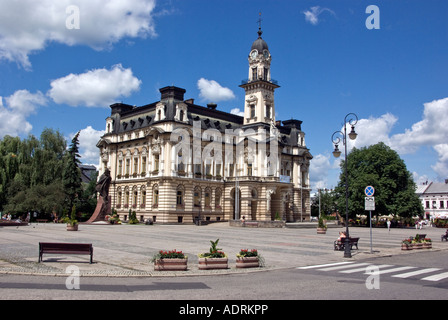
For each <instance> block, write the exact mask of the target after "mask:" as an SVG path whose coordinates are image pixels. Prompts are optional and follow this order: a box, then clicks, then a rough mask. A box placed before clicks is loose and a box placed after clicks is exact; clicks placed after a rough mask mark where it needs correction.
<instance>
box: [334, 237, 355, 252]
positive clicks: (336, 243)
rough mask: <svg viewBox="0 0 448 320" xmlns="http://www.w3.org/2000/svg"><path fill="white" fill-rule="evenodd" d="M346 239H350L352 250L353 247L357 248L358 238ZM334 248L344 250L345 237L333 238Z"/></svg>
mask: <svg viewBox="0 0 448 320" xmlns="http://www.w3.org/2000/svg"><path fill="white" fill-rule="evenodd" d="M348 240H349V241H350V250H352V249H353V247H356V250H358V241H359V238H352V237H350V238H349V239H348ZM334 250H345V239H342V240H335V241H334Z"/></svg>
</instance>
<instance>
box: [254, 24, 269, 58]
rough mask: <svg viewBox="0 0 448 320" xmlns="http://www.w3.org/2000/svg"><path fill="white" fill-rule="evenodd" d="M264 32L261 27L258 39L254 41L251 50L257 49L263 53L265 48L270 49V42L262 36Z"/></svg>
mask: <svg viewBox="0 0 448 320" xmlns="http://www.w3.org/2000/svg"><path fill="white" fill-rule="evenodd" d="M262 33H263V31H261V29H258V39H257V40H255V41H254V42H253V43H252V48H251V49H250V51H252V50H254V49H257V51H258V52H259V53H262V52H263V50H265V49H266V50H269V48H268V44H267V43H266V41H264V40H263V38H261V34H262Z"/></svg>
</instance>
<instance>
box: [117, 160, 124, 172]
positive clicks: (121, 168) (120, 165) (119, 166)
mask: <svg viewBox="0 0 448 320" xmlns="http://www.w3.org/2000/svg"><path fill="white" fill-rule="evenodd" d="M118 174H119V175H121V174H123V160H118Z"/></svg>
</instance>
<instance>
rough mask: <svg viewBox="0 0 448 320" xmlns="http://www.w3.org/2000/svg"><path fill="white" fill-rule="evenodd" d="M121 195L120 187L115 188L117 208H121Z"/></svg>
mask: <svg viewBox="0 0 448 320" xmlns="http://www.w3.org/2000/svg"><path fill="white" fill-rule="evenodd" d="M122 196H123V194H122V192H121V188H120V187H119V188H118V189H117V208H121V197H122Z"/></svg>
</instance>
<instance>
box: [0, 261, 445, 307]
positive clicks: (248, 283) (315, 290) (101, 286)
mask: <svg viewBox="0 0 448 320" xmlns="http://www.w3.org/2000/svg"><path fill="white" fill-rule="evenodd" d="M349 264H356V265H358V264H365V265H363V268H364V267H365V268H367V267H368V266H385V265H387V266H390V267H389V269H392V267H394V268H405V267H406V268H412V269H411V270H412V271H414V270H418V271H419V272H420V270H428V269H429V268H431V269H437V270H434V272H431V273H429V274H430V275H433V274H444V273H447V272H448V259H447V256H446V253H445V252H444V254H440V252H419V253H415V254H412V255H400V256H389V257H378V258H372V259H365V260H358V261H355V262H349V263H348V265H349ZM306 268H307V269H305V268H304V267H302V268H301V267H296V268H287V269H281V270H269V271H260V272H253V273H247V274H222V275H213V276H183V277H81V278H80V279H79V289H76V288H72V289H68V287H67V285H66V281H68V280H67V279H69V275H68V276H67V277H49V276H24V275H8V274H5V275H0V289H1V292H2V296H3V297H4V298H6V299H15V300H23V299H33V300H35V299H37V300H48V299H56V300H73V299H76V300H78V299H88V300H91V299H94V300H190V301H191V300H197V301H201V300H230V301H232V300H243V301H244V300H258V301H271V300H283V301H284V300H334V299H336V300H339V299H349V300H376V299H386V300H390V299H398V300H413V299H414V296H413V294H412V293H415V292H418V295H419V299H425V300H439V299H442V300H446V299H447V298H448V277H445V278H444V279H441V280H438V281H428V280H422V278H423V277H424V276H427V275H426V274H425V275H421V276H413V277H409V278H400V277H394V275H396V274H397V273H390V274H384V275H380V276H379V277H378V280H377V281H378V283H377V284H378V288H368V287H367V285H366V282H367V279H368V277H369V276H370V275H369V274H365V272H353V273H343V272H341V271H347V270H348V271H350V270H355V269H357V268H351V269H349V268H348V267H345V266H344V268H340V269H337V268H336V270H330V271H321V270H319V269H317V267H314V266H308V267H306ZM322 268H323V267H322ZM322 268H320V269H322ZM326 268H329V267H328V266H326ZM401 274H404V271H402V272H401ZM341 292H344V294H343V295H341V294H340V293H341Z"/></svg>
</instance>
